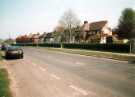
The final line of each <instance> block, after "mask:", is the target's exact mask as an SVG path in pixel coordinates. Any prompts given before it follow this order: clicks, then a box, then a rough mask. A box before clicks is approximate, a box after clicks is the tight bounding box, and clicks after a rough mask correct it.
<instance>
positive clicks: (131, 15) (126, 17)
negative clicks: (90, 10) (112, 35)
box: [116, 8, 135, 39]
mask: <svg viewBox="0 0 135 97" xmlns="http://www.w3.org/2000/svg"><path fill="white" fill-rule="evenodd" d="M116 32H118V36H119V37H120V38H122V39H123V38H127V39H131V38H134V37H135V11H134V10H133V9H131V8H126V9H125V10H124V11H123V12H122V15H121V17H120V19H119V24H118V27H117V28H116Z"/></svg>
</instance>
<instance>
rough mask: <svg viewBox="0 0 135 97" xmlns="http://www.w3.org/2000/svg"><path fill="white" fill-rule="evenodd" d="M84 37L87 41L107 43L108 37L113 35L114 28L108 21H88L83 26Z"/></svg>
mask: <svg viewBox="0 0 135 97" xmlns="http://www.w3.org/2000/svg"><path fill="white" fill-rule="evenodd" d="M81 30H82V33H83V38H84V40H85V41H86V42H91V43H95V42H96V43H106V42H107V38H108V37H111V36H112V30H111V28H110V27H108V22H107V21H98V22H91V23H88V22H87V21H85V22H84V24H83V26H82V28H81Z"/></svg>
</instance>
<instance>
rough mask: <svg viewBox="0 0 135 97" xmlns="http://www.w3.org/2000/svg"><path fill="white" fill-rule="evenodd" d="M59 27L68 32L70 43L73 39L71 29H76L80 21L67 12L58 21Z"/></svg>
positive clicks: (70, 12) (74, 15) (73, 14)
mask: <svg viewBox="0 0 135 97" xmlns="http://www.w3.org/2000/svg"><path fill="white" fill-rule="evenodd" d="M59 23H60V25H61V26H63V27H64V28H65V29H67V30H68V31H69V38H70V39H69V42H70V43H71V42H72V39H73V37H72V36H73V35H72V34H73V28H76V27H77V26H79V25H80V20H79V19H78V17H77V15H76V14H75V13H74V12H73V11H72V10H71V9H69V10H67V11H66V12H65V13H64V14H63V16H62V17H61V19H60V21H59Z"/></svg>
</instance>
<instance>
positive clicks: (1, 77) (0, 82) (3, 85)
mask: <svg viewBox="0 0 135 97" xmlns="http://www.w3.org/2000/svg"><path fill="white" fill-rule="evenodd" d="M9 84H10V83H9V78H8V73H7V71H6V69H4V68H1V69H0V97H12V95H11V92H10V87H9Z"/></svg>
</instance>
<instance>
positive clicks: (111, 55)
mask: <svg viewBox="0 0 135 97" xmlns="http://www.w3.org/2000/svg"><path fill="white" fill-rule="evenodd" d="M39 49H44V50H51V51H59V52H64V53H71V54H80V55H85V56H95V57H100V58H109V59H115V60H121V61H129V60H131V59H135V55H130V54H125V53H112V52H102V51H92V50H81V49H65V48H62V49H61V48H43V47H39Z"/></svg>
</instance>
